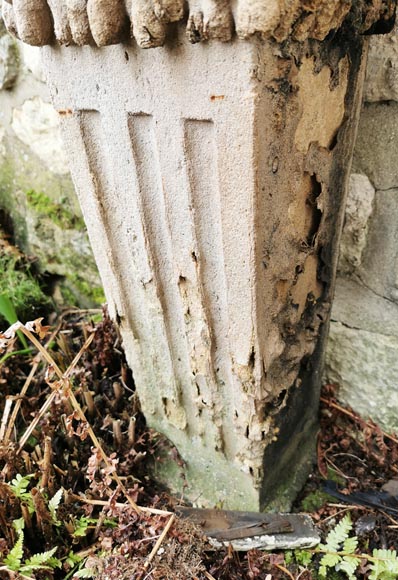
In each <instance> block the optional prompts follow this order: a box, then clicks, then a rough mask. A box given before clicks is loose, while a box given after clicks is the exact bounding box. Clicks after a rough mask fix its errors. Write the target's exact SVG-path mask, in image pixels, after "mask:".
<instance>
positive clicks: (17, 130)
mask: <svg viewBox="0 0 398 580" xmlns="http://www.w3.org/2000/svg"><path fill="white" fill-rule="evenodd" d="M39 50H40V49H38V48H35V47H30V46H27V45H24V44H22V43H18V42H17V41H15V40H14V39H13V38H11V36H10V35H9V34H8V33H7V32H6V30H5V28H4V26H3V24H2V20H1V18H0V227H2V226H3V229H4V227H5V226H6V227H7V226H8V225H9V221H10V220H9V219H8V217H9V216H11V217H12V222H13V229H14V232H13V233H14V236H15V240H16V243H17V244H18V245H19V246H20V247H21V249H22V250H23V251H24V252H25V253H27V254H28V255H31V256H32V257H34V258H36V259H37V265H38V266H39V270H40V271H41V273H43V274H44V275H45V277H46V278H47V279H48V280H49V281H50V282H53V283H54V284H53V286H54V289H55V297H56V299H57V300H58V301H59V302H62V301H64V302H65V303H68V304H70V303H79V304H80V305H83V306H90V305H93V304H96V303H98V302H101V301H102V300H104V298H103V292H102V288H101V283H100V280H99V277H98V273H97V268H96V266H95V262H94V259H93V257H92V253H91V248H90V244H89V241H88V238H87V234H86V229H85V225H84V221H83V218H82V216H81V212H80V208H79V205H78V202H77V199H76V196H75V193H74V189H73V184H72V182H71V179H70V176H69V170H68V165H67V161H66V155H65V151H64V148H63V145H62V141H61V136H60V132H59V121H58V113H57V112H56V111H55V110H54V108H53V107H52V105H51V104H50V102H49V101H50V99H49V95H48V91H47V87H46V85H45V83H44V78H43V75H42V71H41V67H40V56H39Z"/></svg>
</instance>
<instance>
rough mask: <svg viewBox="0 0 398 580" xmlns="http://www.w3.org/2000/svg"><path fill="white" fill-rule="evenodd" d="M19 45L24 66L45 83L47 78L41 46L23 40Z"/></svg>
mask: <svg viewBox="0 0 398 580" xmlns="http://www.w3.org/2000/svg"><path fill="white" fill-rule="evenodd" d="M19 46H20V50H21V54H22V62H23V64H24V66H25V67H26V68H27V69H28V71H29V72H31V73H32V75H33V76H34V77H35V78H36V79H37V80H39V81H41V82H42V83H44V82H45V78H44V73H43V67H42V64H41V54H40V48H39V47H37V46H29V44H24V43H23V42H21V43H20V44H19Z"/></svg>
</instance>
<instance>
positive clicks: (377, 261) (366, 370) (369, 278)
mask: <svg viewBox="0 0 398 580" xmlns="http://www.w3.org/2000/svg"><path fill="white" fill-rule="evenodd" d="M370 42H371V44H370V51H369V60H368V67H367V79H366V84H365V87H364V102H363V107H362V112H361V119H360V124H359V130H358V137H357V142H356V147H355V153H354V161H353V167H352V175H351V179H350V192H349V197H348V203H347V208H346V219H345V225H344V230H343V237H342V242H341V250H340V261H339V277H338V280H337V287H336V297H335V302H334V305H333V309H332V322H331V327H330V336H329V343H328V350H327V362H326V377H327V379H328V380H330V381H332V382H336V383H338V384H339V385H340V399H341V400H342V401H344V402H346V403H348V404H350V405H351V406H352V407H353V408H355V409H356V410H357V411H358V412H360V413H361V414H363V415H364V416H370V417H372V418H373V419H374V420H375V421H377V422H379V423H380V424H381V425H383V426H384V427H385V428H387V429H398V74H397V73H398V36H397V31H396V30H395V31H394V32H393V33H392V34H390V35H388V36H375V37H373V38H372V39H371V41H370Z"/></svg>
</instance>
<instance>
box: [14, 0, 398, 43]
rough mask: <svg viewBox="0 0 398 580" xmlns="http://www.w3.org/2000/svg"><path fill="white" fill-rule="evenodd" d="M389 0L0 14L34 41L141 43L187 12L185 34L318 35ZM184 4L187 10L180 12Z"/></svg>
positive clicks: (217, 1) (74, 5) (122, 2)
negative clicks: (128, 35) (131, 40)
mask: <svg viewBox="0 0 398 580" xmlns="http://www.w3.org/2000/svg"><path fill="white" fill-rule="evenodd" d="M394 6H395V2H393V1H392V0H371V1H369V0H367V1H365V0H334V1H333V2H331V1H330V0H315V1H313V2H305V3H303V2H302V1H301V0H293V1H292V0H268V1H267V2H265V1H264V0H236V1H234V2H232V1H230V0H189V1H188V2H183V1H182V0H156V1H154V2H148V0H106V1H104V0H95V1H94V0H64V1H62V2H56V1H55V0H51V1H50V2H48V3H47V2H45V0H13V3H9V2H8V0H3V12H4V20H5V22H6V25H7V27H8V28H9V30H10V32H12V33H13V34H17V36H18V37H19V38H20V39H21V40H23V41H24V42H27V43H29V44H33V45H41V46H44V45H46V44H51V43H53V42H54V41H55V40H57V41H58V42H59V43H60V44H70V43H71V42H72V39H73V41H74V42H75V43H76V44H78V45H83V44H93V43H96V44H97V45H98V46H103V45H107V44H115V43H119V42H123V41H124V40H125V38H126V31H128V30H129V29H130V31H131V36H132V37H134V38H135V40H136V42H137V43H138V45H139V46H141V47H142V48H150V47H155V46H160V45H162V44H163V43H164V42H165V38H166V27H167V24H168V23H171V22H175V21H177V20H182V19H183V18H184V17H185V16H187V17H188V24H187V35H188V38H189V40H190V41H191V42H198V41H200V40H208V39H212V38H213V39H219V40H223V41H228V40H230V39H231V36H232V34H233V31H234V30H235V31H236V33H237V35H238V36H239V38H248V37H249V36H253V35H255V34H261V35H262V36H263V37H264V38H267V39H269V38H273V39H276V40H278V41H283V40H286V39H287V38H288V37H290V38H291V39H294V40H299V41H304V40H306V39H309V38H311V39H317V40H324V39H325V38H326V36H327V35H328V34H329V32H330V31H331V30H336V29H338V28H339V27H340V26H341V25H342V23H343V21H344V19H345V18H346V16H347V15H348V13H349V12H350V11H351V12H352V18H353V20H354V21H355V26H356V28H357V29H358V30H361V31H362V32H365V31H367V30H368V29H369V28H371V26H372V25H373V24H374V23H375V22H376V21H378V20H381V21H382V22H388V21H389V20H390V19H391V17H392V15H393V12H394ZM185 9H186V10H187V13H185Z"/></svg>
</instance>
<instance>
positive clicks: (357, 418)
mask: <svg viewBox="0 0 398 580" xmlns="http://www.w3.org/2000/svg"><path fill="white" fill-rule="evenodd" d="M320 400H321V401H322V403H325V404H326V405H329V407H332V408H333V409H336V410H337V411H339V412H340V413H343V414H344V415H347V417H351V419H354V421H357V422H358V423H362V424H363V425H366V426H367V427H369V429H371V430H372V431H374V429H375V427H374V425H373V423H371V422H369V421H365V419H362V418H361V417H359V416H358V415H356V414H355V413H353V412H352V411H349V410H348V409H345V408H344V407H342V406H341V405H338V404H337V403H333V401H330V400H329V399H326V398H325V397H321V398H320ZM380 432H381V434H382V435H383V437H385V438H386V439H389V440H390V441H392V442H393V443H397V444H398V439H396V437H393V436H392V435H389V434H388V433H386V432H385V431H382V430H380Z"/></svg>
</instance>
